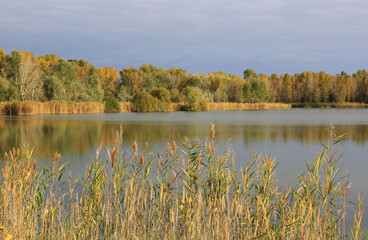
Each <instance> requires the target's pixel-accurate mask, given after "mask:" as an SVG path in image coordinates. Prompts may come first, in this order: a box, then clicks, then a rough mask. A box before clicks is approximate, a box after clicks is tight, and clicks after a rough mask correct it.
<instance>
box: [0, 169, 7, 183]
mask: <svg viewBox="0 0 368 240" xmlns="http://www.w3.org/2000/svg"><path fill="white" fill-rule="evenodd" d="M1 173H2V175H3V178H4V180H5V181H6V180H7V179H8V174H7V172H6V171H5V169H4V168H3V169H1Z"/></svg>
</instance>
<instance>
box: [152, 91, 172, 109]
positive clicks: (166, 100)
mask: <svg viewBox="0 0 368 240" xmlns="http://www.w3.org/2000/svg"><path fill="white" fill-rule="evenodd" d="M151 95H152V96H153V97H154V98H156V99H157V100H158V110H159V111H160V112H166V111H169V110H170V105H171V96H170V92H169V90H167V89H165V88H154V89H153V90H152V91H151Z"/></svg>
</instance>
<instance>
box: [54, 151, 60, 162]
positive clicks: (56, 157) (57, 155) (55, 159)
mask: <svg viewBox="0 0 368 240" xmlns="http://www.w3.org/2000/svg"><path fill="white" fill-rule="evenodd" d="M60 157H61V153H59V154H58V153H57V152H55V154H54V162H57V163H58V162H59V160H60Z"/></svg>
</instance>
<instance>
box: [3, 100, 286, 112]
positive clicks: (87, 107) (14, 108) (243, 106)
mask: <svg viewBox="0 0 368 240" xmlns="http://www.w3.org/2000/svg"><path fill="white" fill-rule="evenodd" d="M119 104H120V108H121V111H120V112H131V106H130V102H120V103H119ZM183 105H184V103H171V107H170V111H172V112H175V111H180V110H181V108H182V106H183ZM291 107H292V105H291V104H284V103H223V102H222V103H210V106H209V110H210V111H217V110H270V109H290V108H291ZM104 111H105V106H104V104H103V103H100V102H66V101H51V102H33V101H26V102H0V114H1V115H37V114H78V113H103V112H104Z"/></svg>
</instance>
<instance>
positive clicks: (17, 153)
mask: <svg viewBox="0 0 368 240" xmlns="http://www.w3.org/2000/svg"><path fill="white" fill-rule="evenodd" d="M19 154H20V150H19V148H17V152H16V155H15V156H16V157H18V156H19Z"/></svg>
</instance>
